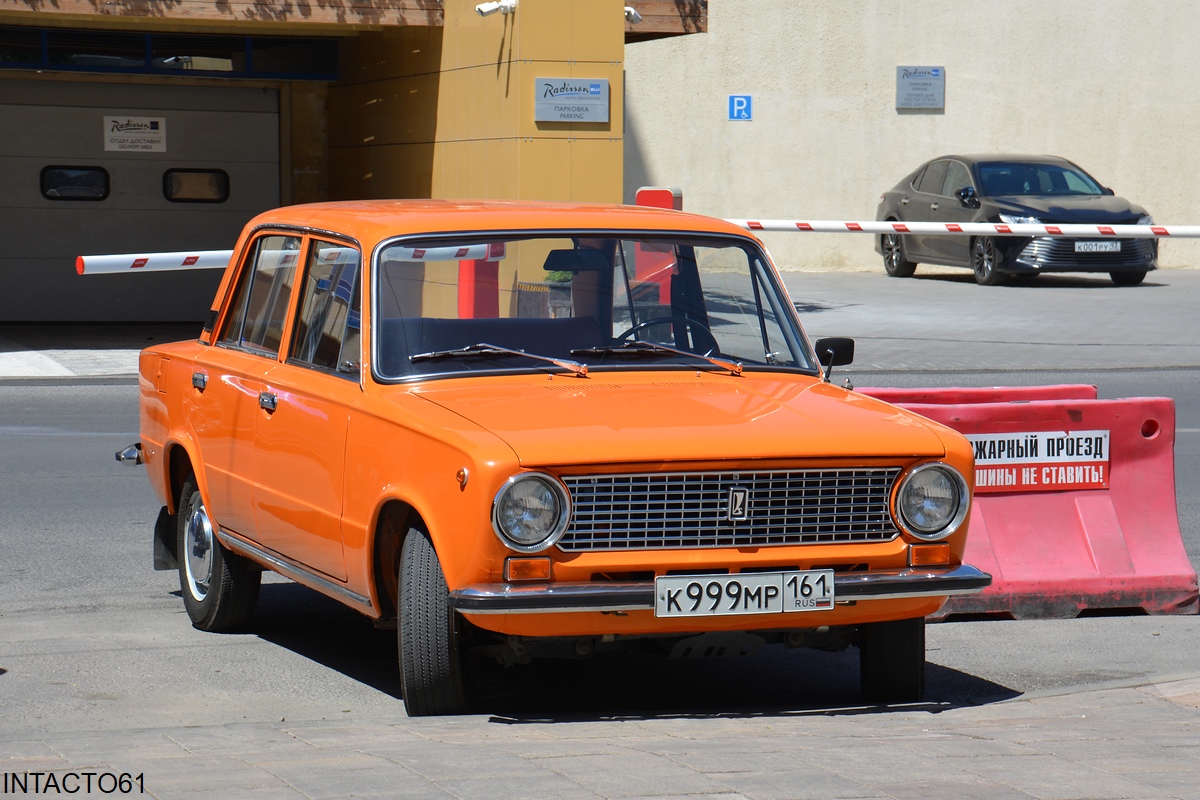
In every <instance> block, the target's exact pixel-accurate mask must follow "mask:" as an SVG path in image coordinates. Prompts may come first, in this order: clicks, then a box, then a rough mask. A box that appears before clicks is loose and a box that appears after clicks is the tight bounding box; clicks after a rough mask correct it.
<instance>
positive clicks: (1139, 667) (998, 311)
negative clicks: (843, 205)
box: [0, 272, 1200, 798]
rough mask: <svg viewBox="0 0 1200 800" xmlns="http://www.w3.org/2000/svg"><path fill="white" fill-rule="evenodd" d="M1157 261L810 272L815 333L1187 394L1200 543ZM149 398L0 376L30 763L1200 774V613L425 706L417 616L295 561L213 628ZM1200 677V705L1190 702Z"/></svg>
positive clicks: (981, 778)
mask: <svg viewBox="0 0 1200 800" xmlns="http://www.w3.org/2000/svg"><path fill="white" fill-rule="evenodd" d="M1155 277H1158V276H1152V282H1151V284H1150V285H1147V286H1144V287H1139V288H1137V289H1134V290H1129V289H1122V290H1116V289H1110V288H1108V286H1107V284H1104V283H1103V282H1101V281H1100V279H1078V278H1072V279H1058V282H1056V279H1045V278H1044V279H1042V282H1040V283H1039V284H1038V285H1036V286H1019V287H1012V288H1001V289H998V290H997V289H985V288H980V287H975V286H973V285H972V284H969V283H967V282H965V281H964V280H961V279H958V278H956V277H954V276H948V277H942V278H939V277H934V278H925V279H923V280H912V281H895V280H889V279H886V278H883V277H882V276H875V275H865V274H864V275H792V276H788V282H789V284H790V286H791V291H792V293H793V297H794V299H795V300H796V301H797V304H798V305H799V306H800V307H801V308H802V309H803V310H804V311H805V319H806V322H807V325H808V327H809V330H810V332H811V333H812V334H814V335H855V336H858V338H859V342H860V349H859V353H860V358H859V360H858V363H857V364H856V366H855V367H852V368H850V369H847V370H843V371H842V372H841V373H839V374H838V377H839V378H841V377H850V378H851V379H852V380H853V381H854V382H855V383H856V384H857V385H859V386H866V385H876V386H881V385H900V386H920V385H929V386H933V385H940V386H945V385H993V384H997V383H1010V384H1038V383H1059V382H1072V383H1075V382H1087V383H1095V384H1096V385H1097V386H1098V387H1099V388H1100V392H1101V395H1102V396H1104V397H1119V396H1148V395H1162V396H1168V397H1173V398H1175V400H1176V403H1177V409H1178V414H1177V425H1178V429H1179V434H1178V438H1177V446H1176V458H1177V491H1178V496H1179V507H1180V521H1181V527H1182V529H1183V535H1184V539H1185V546H1186V548H1187V550H1188V553H1189V556H1190V558H1191V560H1192V563H1193V564H1194V565H1195V564H1200V352H1194V348H1196V340H1197V337H1196V335H1195V326H1194V323H1193V324H1191V325H1189V324H1188V323H1189V321H1190V319H1189V318H1190V315H1191V314H1192V311H1191V309H1193V308H1196V307H1197V302H1196V301H1197V300H1200V297H1198V296H1197V295H1200V273H1194V272H1188V273H1171V274H1167V276H1166V278H1165V279H1160V280H1158V281H1157V282H1153V278H1155ZM1091 282H1096V283H1099V284H1100V285H1097V286H1093V285H1092V284H1091ZM1059 283H1061V284H1063V285H1059ZM813 298H824V300H818V299H813ZM1096 298H1099V299H1098V300H1097V299H1096ZM1118 310H1119V313H1118ZM1042 315H1047V321H1046V322H1045V324H1043V325H1042V326H1041V327H1034V326H1033V324H1034V321H1035V319H1040V318H1041V317H1042ZM889 331H892V332H891V333H889ZM1073 331H1074V333H1072V332H1073ZM1030 334H1037V335H1030ZM1031 339H1036V340H1037V341H1029V340H1031ZM1123 342H1124V343H1129V342H1132V343H1134V344H1132V345H1129V346H1120V347H1119V346H1118V345H1121V344H1122V343H1123ZM1109 345H1113V347H1112V348H1111V349H1110V348H1109V347H1108V346H1109ZM905 353H906V354H908V355H906V356H904V357H903V358H901V357H900V356H898V355H897V354H905ZM1035 355H1036V357H1034V356H1035ZM939 364H940V365H941V366H939ZM1022 364H1025V365H1026V366H1025V367H1022V366H1021V365H1022ZM1030 367H1032V368H1030ZM135 406H136V393H135V389H134V387H133V386H132V385H131V384H130V383H129V382H128V381H120V380H118V381H114V382H112V383H111V384H108V383H105V382H103V381H101V382H82V383H81V382H72V381H60V382H45V381H25V382H22V381H10V382H0V452H2V453H3V454H4V458H3V459H0V767H2V768H3V769H5V770H26V771H27V770H31V769H48V770H54V769H58V770H62V769H65V768H68V767H69V768H72V769H79V768H83V767H86V766H88V765H91V766H92V767H93V768H96V769H113V770H126V771H133V772H138V771H144V772H145V774H146V775H147V777H148V779H149V781H150V782H149V785H148V786H147V790H148V793H151V794H153V795H154V796H159V797H166V796H183V797H199V796H245V795H251V796H255V797H277V796H278V797H340V796H348V795H349V794H351V793H354V794H359V795H363V796H414V797H423V796H441V797H451V796H453V797H474V796H479V797H489V798H499V797H559V796H565V795H568V794H570V795H572V796H585V797H594V796H603V797H633V796H656V797H665V796H683V795H689V796H691V795H703V796H722V797H730V798H736V797H755V798H757V797H762V798H767V797H821V798H832V797H850V796H853V797H906V796H921V797H929V796H945V797H964V796H979V797H998V796H1003V797H1135V796H1136V797H1196V796H1197V792H1198V787H1200V773H1198V772H1197V770H1198V769H1200V767H1198V761H1200V760H1197V759H1196V758H1195V754H1196V753H1197V752H1200V710H1197V709H1196V708H1194V707H1193V706H1197V705H1200V665H1198V663H1197V658H1196V654H1197V652H1200V618H1198V617H1194V616H1193V617H1149V618H1147V617H1120V618H1092V619H1077V620H1045V621H1025V622H995V621H991V622H965V623H948V624H942V625H933V626H930V627H929V633H928V639H929V662H930V668H929V674H928V683H929V691H928V701H927V702H926V703H924V704H920V705H918V706H913V707H901V708H891V709H888V708H883V709H871V708H864V707H862V706H860V705H859V700H858V698H857V659H856V655H855V653H854V651H849V652H847V653H841V654H830V653H818V652H814V651H807V650H800V651H789V650H783V649H770V648H769V649H768V650H766V651H764V652H763V653H761V654H759V656H757V657H755V658H753V659H745V660H739V661H688V662H674V661H672V662H668V661H661V660H658V659H655V658H652V657H649V656H639V655H620V656H615V657H605V658H597V659H594V660H590V661H578V662H543V663H539V664H534V665H532V666H529V667H525V668H515V669H512V670H507V671H506V670H501V669H499V668H490V667H489V668H485V669H482V670H480V671H479V672H478V673H477V675H476V677H475V679H474V689H475V693H476V696H477V698H478V700H477V703H476V709H475V710H476V712H477V713H476V714H474V715H470V716H467V717H463V718H460V719H454V720H436V721H430V720H407V719H406V718H405V717H404V714H403V707H402V704H401V702H400V700H399V685H398V680H397V677H396V667H395V642H394V633H392V632H390V631H378V630H375V629H374V628H373V627H372V626H371V625H370V623H369V622H367V621H366V620H364V619H363V618H361V617H359V616H358V615H356V614H354V613H353V612H350V611H348V610H346V609H344V608H342V607H341V606H339V605H337V604H335V603H333V602H332V601H329V600H326V599H325V598H323V597H321V596H318V595H316V594H314V593H312V592H309V591H307V590H305V589H303V588H300V587H298V586H296V585H294V584H291V583H288V582H286V581H283V580H279V579H275V580H271V582H270V583H269V584H268V585H266V586H265V587H264V590H263V594H262V599H261V600H260V603H259V606H258V610H257V612H256V614H255V617H254V619H253V622H252V625H251V626H250V628H249V630H248V631H247V632H245V633H240V634H231V635H212V634H204V633H201V632H198V631H196V630H194V629H193V628H192V627H191V626H190V625H189V624H188V620H187V617H186V615H185V613H184V611H183V606H182V601H181V600H180V599H179V596H178V583H177V578H176V577H175V575H174V573H158V572H153V571H152V570H151V559H150V529H151V525H152V523H153V520H154V516H155V513H156V510H157V509H156V506H155V502H154V499H153V497H152V496H151V493H150V491H149V488H148V486H147V485H146V480H145V475H144V474H142V472H141V471H140V470H137V469H130V468H128V467H123V466H121V465H119V464H117V463H116V462H115V461H114V460H113V455H112V454H113V452H114V451H115V450H116V449H118V448H119V447H120V446H122V445H125V444H127V443H129V442H132V441H134V440H135V439H136V427H137V421H136V408H135ZM1193 685H1194V686H1195V687H1196V688H1195V690H1194V692H1195V697H1196V698H1197V700H1196V701H1191V702H1190V704H1189V703H1187V702H1181V701H1171V702H1167V701H1164V699H1163V698H1164V697H1168V696H1169V695H1170V691H1171V690H1168V689H1162V688H1161V687H1162V686H1183V687H1185V688H1184V689H1179V690H1177V691H1176V693H1177V694H1178V693H1179V692H1184V693H1185V697H1191V696H1192V695H1188V694H1186V692H1189V691H1193V690H1192V689H1190V688H1188V687H1192V686H1193ZM1155 687H1159V688H1155ZM813 737H817V738H813ZM1138 742H1140V743H1141V744H1138ZM1151 743H1153V745H1154V746H1153V747H1152V746H1151ZM1089 748H1090V749H1089ZM934 755H936V756H938V758H940V759H941V760H939V761H937V762H936V763H933V761H932V759H933V756H934ZM1135 762H1136V763H1135ZM1122 770H1125V771H1122ZM1134 773H1136V775H1134ZM1035 774H1037V775H1038V776H1039V777H1037V778H1036V779H1035V778H1034V777H1033V776H1034V775H1035ZM564 781H565V782H564Z"/></svg>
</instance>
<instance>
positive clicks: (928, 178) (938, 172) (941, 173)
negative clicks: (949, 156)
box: [917, 161, 950, 194]
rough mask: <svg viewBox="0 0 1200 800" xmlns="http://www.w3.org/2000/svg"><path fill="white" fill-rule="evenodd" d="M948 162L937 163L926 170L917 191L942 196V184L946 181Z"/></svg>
mask: <svg viewBox="0 0 1200 800" xmlns="http://www.w3.org/2000/svg"><path fill="white" fill-rule="evenodd" d="M948 163H950V162H948V161H935V162H933V163H932V164H930V165H929V166H928V167H926V168H925V174H924V175H922V176H921V182H920V183H919V184H917V191H918V192H924V193H925V194H941V193H942V184H943V183H944V182H945V180H946V165H947V164H948Z"/></svg>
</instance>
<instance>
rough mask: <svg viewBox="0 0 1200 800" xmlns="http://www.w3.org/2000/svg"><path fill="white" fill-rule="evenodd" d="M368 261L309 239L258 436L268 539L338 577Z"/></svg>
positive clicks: (258, 493) (259, 515)
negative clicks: (282, 354) (363, 269)
mask: <svg viewBox="0 0 1200 800" xmlns="http://www.w3.org/2000/svg"><path fill="white" fill-rule="evenodd" d="M361 262H362V258H361V254H360V252H359V250H358V248H357V247H356V246H354V245H353V244H351V243H347V242H339V241H337V240H334V239H332V238H330V239H323V238H322V239H317V238H312V239H308V240H307V241H306V246H305V264H304V272H303V276H302V278H301V280H300V288H299V299H298V302H297V303H296V308H295V311H294V312H293V321H292V324H291V326H290V328H289V333H288V339H289V343H288V347H287V352H286V358H285V360H284V362H283V363H282V364H280V365H279V366H278V367H276V368H275V369H273V370H272V371H271V372H270V374H269V375H267V377H266V386H265V389H264V395H265V397H266V403H267V405H268V408H266V409H264V410H263V413H261V414H259V416H258V418H257V425H256V428H255V433H254V451H255V462H254V466H253V471H254V475H255V484H256V486H255V490H254V492H255V494H254V508H255V517H256V520H257V525H258V537H259V541H260V542H261V543H262V544H263V545H264V546H266V547H268V548H270V549H271V550H274V551H275V552H277V553H279V554H280V555H283V556H284V557H286V558H288V559H290V560H292V561H295V562H297V563H299V564H302V565H304V566H305V567H307V568H309V569H311V570H315V571H318V572H321V573H323V574H325V575H327V576H329V577H332V578H335V579H337V580H339V581H344V580H346V566H345V559H344V556H343V550H342V527H341V519H342V481H343V476H344V474H345V464H346V429H347V425H348V421H349V414H350V405H351V403H353V402H354V401H355V399H356V398H358V397H359V396H360V395H361V393H362V389H361V384H360V365H361V363H362V358H361V336H360V325H361V322H360V320H361V316H360V306H361V304H360V301H359V299H360V297H361V291H362V289H361V287H360V285H359V281H360V276H361Z"/></svg>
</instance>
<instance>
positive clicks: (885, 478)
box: [558, 467, 900, 552]
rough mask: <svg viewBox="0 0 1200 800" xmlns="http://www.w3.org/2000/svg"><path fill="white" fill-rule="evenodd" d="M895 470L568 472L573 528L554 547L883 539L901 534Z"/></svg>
mask: <svg viewBox="0 0 1200 800" xmlns="http://www.w3.org/2000/svg"><path fill="white" fill-rule="evenodd" d="M899 473H900V470H899V468H895V467H891V468H879V469H805V470H786V471H773V472H673V473H653V474H636V475H585V476H568V477H564V478H563V482H564V483H566V485H567V488H568V489H569V490H570V492H571V503H572V513H571V522H570V524H569V525H568V526H567V532H566V533H565V534H564V535H563V537H562V538H561V539H560V540H559V542H558V546H559V548H561V549H562V550H565V551H570V552H577V551H592V550H665V549H681V548H711V547H764V546H771V545H785V544H822V543H829V542H883V541H888V540H890V539H893V538H895V537H896V536H897V535H898V533H899V532H898V531H897V530H896V526H895V524H894V523H893V522H892V517H891V514H890V513H889V499H890V497H891V492H892V484H893V483H895V481H896V476H897V475H898V474H899ZM742 501H744V504H745V505H744V509H745V510H744V514H741V513H739V512H740V508H739V506H740V505H741V503H742ZM731 517H732V518H731Z"/></svg>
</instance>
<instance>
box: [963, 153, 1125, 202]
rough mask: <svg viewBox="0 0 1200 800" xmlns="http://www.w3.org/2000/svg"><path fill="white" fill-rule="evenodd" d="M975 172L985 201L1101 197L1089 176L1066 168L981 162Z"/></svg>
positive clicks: (1081, 171) (1054, 165)
mask: <svg viewBox="0 0 1200 800" xmlns="http://www.w3.org/2000/svg"><path fill="white" fill-rule="evenodd" d="M975 168H976V170H978V172H979V180H980V182H981V183H982V184H983V194H984V195H985V196H989V197H996V196H1010V197H1011V196H1014V195H1089V194H1091V195H1095V194H1104V188H1103V187H1102V186H1101V185H1100V184H1098V183H1096V181H1095V180H1094V179H1093V178H1092V176H1091V175H1088V174H1087V173H1086V172H1084V171H1083V170H1081V169H1079V168H1078V167H1073V166H1071V165H1070V164H1042V163H1035V162H1019V161H984V162H981V163H979V164H976V165H975Z"/></svg>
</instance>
